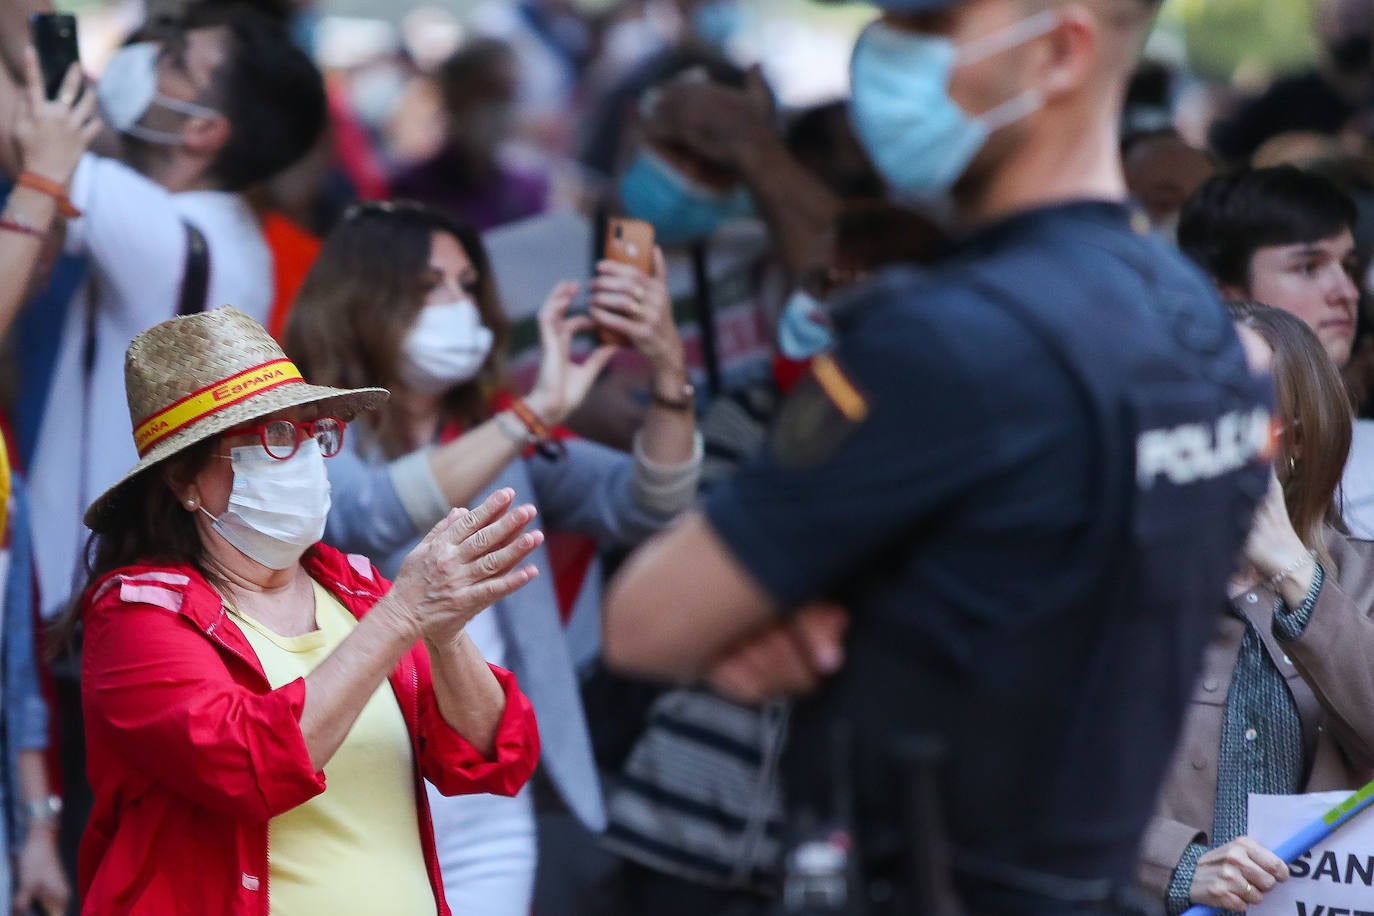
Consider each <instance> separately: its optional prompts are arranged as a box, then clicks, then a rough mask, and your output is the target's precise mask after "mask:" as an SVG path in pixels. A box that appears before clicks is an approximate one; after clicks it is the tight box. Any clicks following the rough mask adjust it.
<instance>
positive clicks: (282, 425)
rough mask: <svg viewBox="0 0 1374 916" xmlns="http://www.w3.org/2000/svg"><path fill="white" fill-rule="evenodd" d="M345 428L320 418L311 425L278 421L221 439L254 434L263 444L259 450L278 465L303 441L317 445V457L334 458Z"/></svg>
mask: <svg viewBox="0 0 1374 916" xmlns="http://www.w3.org/2000/svg"><path fill="white" fill-rule="evenodd" d="M346 425H347V424H345V423H344V421H343V420H340V419H339V418H338V417H320V418H319V419H318V420H315V421H314V422H311V423H298V422H296V421H295V420H284V419H278V420H268V421H267V422H265V423H247V424H245V425H243V426H236V427H234V428H233V429H231V430H228V431H226V432H225V433H223V435H225V436H247V435H249V434H251V433H257V434H258V438H259V439H260V440H261V441H262V450H263V451H265V452H266V453H267V454H268V455H270V456H271V457H273V458H275V459H277V460H278V461H285V460H286V459H288V458H290V457H291V456H292V455H294V454H296V452H297V451H298V450H299V449H300V447H301V443H302V442H304V441H305V440H306V439H314V440H315V441H316V442H318V443H319V444H320V454H322V455H324V457H326V458H333V457H334V456H335V455H337V454H339V450H340V449H342V448H343V441H344V427H345V426H346Z"/></svg>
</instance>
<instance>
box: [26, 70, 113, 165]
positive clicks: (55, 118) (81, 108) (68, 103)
mask: <svg viewBox="0 0 1374 916" xmlns="http://www.w3.org/2000/svg"><path fill="white" fill-rule="evenodd" d="M24 72H25V79H26V80H27V82H28V86H27V87H26V93H25V100H24V103H23V104H22V105H21V106H20V110H19V118H18V121H17V122H16V123H15V125H14V137H15V140H16V142H17V143H18V146H19V155H20V157H21V158H20V165H21V166H22V167H23V168H24V169H25V170H26V171H30V172H33V173H35V174H37V175H41V176H42V177H44V178H47V179H49V180H51V181H56V182H57V183H59V184H66V183H67V182H69V181H70V180H71V177H72V173H73V172H75V171H76V164H77V163H78V162H80V161H81V156H82V154H83V153H85V152H86V147H88V146H90V145H91V141H92V140H94V139H95V137H96V134H98V133H100V128H101V122H100V116H99V115H97V114H96V111H95V92H94V90H93V89H92V88H91V87H87V88H86V91H85V92H84V93H83V92H81V84H82V80H83V79H84V78H83V76H82V74H81V68H80V67H79V66H77V65H76V64H73V65H72V67H71V69H70V70H68V71H67V76H66V78H65V79H63V80H62V87H61V88H60V89H59V90H58V93H57V98H55V99H53V100H51V101H49V100H48V98H47V96H46V95H45V94H44V91H43V74H42V71H41V70H40V69H39V66H38V55H37V54H35V53H34V50H33V48H28V49H27V50H25V52H24ZM78 95H80V98H78V97H77V96H78Z"/></svg>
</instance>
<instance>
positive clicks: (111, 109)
mask: <svg viewBox="0 0 1374 916" xmlns="http://www.w3.org/2000/svg"><path fill="white" fill-rule="evenodd" d="M157 56H158V46H157V45H156V44H155V43H153V42H150V41H144V42H139V43H138V44H132V45H125V46H124V47H122V48H120V49H119V50H118V51H116V52H115V54H114V56H113V57H111V58H110V62H109V64H107V65H106V67H105V73H104V74H103V75H102V76H101V77H100V82H99V83H98V84H97V85H96V87H95V96H96V101H97V102H98V103H99V104H100V116H101V117H102V118H103V119H104V121H105V123H106V124H108V125H109V126H110V127H112V128H114V129H115V130H117V131H119V132H120V133H121V134H128V135H129V136H131V137H138V138H139V139H140V140H146V141H147V142H149V143H161V144H165V145H169V146H171V145H175V144H178V143H180V142H181V134H179V133H172V132H170V131H163V130H151V129H149V128H147V127H140V126H139V124H138V122H139V121H141V120H143V116H144V115H145V114H147V113H148V109H149V108H151V107H153V106H154V105H160V106H161V107H163V108H166V109H169V110H171V111H175V112H179V113H181V114H184V115H190V116H191V117H193V118H211V117H214V116H215V115H217V114H219V112H218V111H216V110H215V109H213V108H206V107H205V106H204V105H197V104H196V103H195V102H184V101H182V100H181V99H173V98H169V97H168V96H165V95H162V94H161V93H159V92H158V91H157Z"/></svg>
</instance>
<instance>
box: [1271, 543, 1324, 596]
mask: <svg viewBox="0 0 1374 916" xmlns="http://www.w3.org/2000/svg"><path fill="white" fill-rule="evenodd" d="M1316 558H1317V552H1316V551H1315V550H1309V551H1307V553H1306V554H1304V555H1303V556H1300V557H1298V558H1297V559H1296V560H1294V561H1293V562H1292V563H1289V564H1288V565H1287V566H1286V567H1284V568H1283V570H1281V571H1280V572H1277V573H1275V574H1274V575H1272V576H1270V577H1269V585H1270V587H1272V588H1278V587H1279V586H1280V585H1281V584H1282V583H1283V580H1284V579H1287V578H1289V577H1290V576H1292V575H1293V573H1295V572H1297V571H1298V570H1300V569H1302V568H1303V567H1304V566H1306V565H1307V561H1309V560H1315V559H1316Z"/></svg>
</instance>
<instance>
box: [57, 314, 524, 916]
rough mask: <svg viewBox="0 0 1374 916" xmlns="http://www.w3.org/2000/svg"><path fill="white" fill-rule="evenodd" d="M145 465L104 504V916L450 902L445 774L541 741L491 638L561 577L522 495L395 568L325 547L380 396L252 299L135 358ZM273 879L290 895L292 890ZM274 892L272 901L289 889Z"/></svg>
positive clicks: (94, 636) (510, 782) (495, 764)
mask: <svg viewBox="0 0 1374 916" xmlns="http://www.w3.org/2000/svg"><path fill="white" fill-rule="evenodd" d="M125 374H126V379H127V393H128V400H129V414H130V416H131V417H133V418H134V430H133V433H134V442H135V445H136V447H137V449H138V454H139V461H138V463H137V464H136V465H135V466H134V467H133V469H132V470H130V471H129V473H128V474H127V475H126V476H125V477H124V478H123V479H122V480H121V481H119V482H118V483H117V484H115V485H114V486H113V487H111V488H110V489H109V490H107V491H106V492H105V494H104V495H102V496H101V497H100V498H99V499H98V500H96V501H95V503H93V504H92V506H91V507H90V509H89V510H88V511H87V513H86V524H87V525H88V526H90V528H91V529H92V530H93V531H94V532H95V533H96V534H95V538H94V544H93V550H92V551H91V564H90V566H91V573H90V580H89V583H88V585H87V587H86V589H85V590H84V591H83V593H82V597H81V600H80V601H79V602H78V605H77V608H76V610H75V611H74V612H73V614H72V615H71V616H70V617H69V618H68V619H67V620H66V621H65V622H66V624H67V627H66V629H67V632H68V633H73V632H75V630H76V628H77V625H78V624H79V625H80V628H81V633H82V638H83V648H84V656H83V670H82V694H83V696H82V698H83V704H84V708H85V712H86V720H85V726H86V744H87V770H88V772H89V774H90V780H91V787H92V789H93V790H94V795H95V806H94V813H93V815H92V818H91V821H90V823H89V825H88V827H87V831H86V834H85V836H84V838H83V841H82V849H81V858H82V874H81V884H82V886H81V896H82V898H83V905H84V908H85V909H84V911H85V912H95V913H108V912H157V913H173V912H180V911H182V910H184V909H185V907H186V906H187V905H188V904H187V901H196V907H197V911H198V912H204V913H215V914H225V916H227V914H250V913H265V912H268V911H269V909H270V911H271V912H273V913H314V912H329V913H340V914H348V913H353V914H358V916H363V914H372V913H378V912H404V913H433V914H445V913H448V912H449V909H448V906H447V904H446V903H445V901H444V895H443V885H442V882H441V881H439V879H438V867H437V858H436V853H435V849H434V843H433V836H432V833H431V831H430V829H429V809H428V805H427V803H426V794H425V791H424V790H423V789H422V788H421V776H422V775H423V777H424V779H425V780H427V781H428V782H429V783H430V784H431V785H434V786H437V788H438V791H440V792H444V793H449V794H453V793H472V792H495V793H501V794H505V795H514V794H515V793H516V792H518V791H519V790H520V789H521V787H522V786H523V785H524V784H525V782H526V780H527V779H528V778H529V776H530V774H531V773H532V772H533V770H534V767H535V763H536V761H537V759H538V756H539V737H538V732H537V729H536V725H535V722H534V716H533V711H532V709H531V707H530V704H529V701H528V700H527V699H526V698H525V696H524V695H523V694H522V693H521V692H520V690H519V688H518V687H516V684H515V679H514V677H513V676H512V675H511V674H510V672H508V671H503V670H501V669H498V668H494V667H492V666H490V665H488V664H487V662H486V661H485V660H484V659H483V658H482V656H481V654H480V653H479V652H478V650H477V649H476V648H475V647H474V645H473V642H472V639H471V638H470V636H469V635H468V633H467V627H468V626H469V623H470V621H471V620H472V619H473V618H474V617H475V616H476V615H477V614H478V613H479V612H480V611H482V610H483V609H484V608H486V607H487V606H488V605H490V604H491V603H492V602H493V601H496V600H499V599H501V598H503V597H505V596H507V595H509V594H511V593H512V592H514V591H515V590H516V589H519V588H521V587H522V586H524V585H526V584H527V583H529V582H530V581H532V580H533V579H534V577H535V570H534V568H533V567H530V566H522V565H521V564H522V562H523V561H524V560H525V558H526V557H527V556H528V555H529V554H530V552H531V551H533V550H534V549H535V548H536V547H537V546H538V545H539V544H540V543H541V542H542V539H543V536H542V535H541V534H540V533H539V532H537V531H532V532H528V533H523V534H522V533H521V532H522V529H524V528H525V527H526V526H527V525H528V524H529V522H530V521H531V520H532V519H533V518H534V514H535V513H534V510H533V508H532V507H530V506H522V507H520V508H512V507H511V503H512V499H513V494H512V493H511V491H509V490H501V491H499V492H498V493H495V494H493V495H492V497H491V498H490V499H488V500H487V501H486V502H485V503H484V504H483V505H482V506H481V507H479V508H477V509H476V510H474V511H472V512H465V513H459V512H457V511H454V512H452V513H448V514H447V515H446V516H445V517H444V518H443V519H441V520H439V522H438V524H436V525H435V526H433V528H432V529H431V530H430V532H429V533H428V536H427V537H426V538H425V539H424V540H423V541H422V542H421V543H420V544H419V545H418V546H417V547H416V548H415V549H414V550H413V551H412V552H411V553H410V555H409V556H408V557H407V558H406V559H405V562H404V563H403V564H401V568H400V571H399V572H398V573H397V575H396V578H395V582H394V584H393V583H389V582H387V581H386V580H385V579H383V578H382V576H381V575H380V574H379V573H378V572H377V571H376V569H375V568H374V567H373V566H372V565H371V564H370V563H368V562H367V561H366V560H365V559H364V558H363V557H359V556H353V557H348V556H345V555H344V554H342V553H340V552H338V551H337V550H334V549H332V548H330V547H326V546H324V545H322V544H318V543H317V541H319V539H320V535H321V534H322V533H323V531H324V521H325V515H326V514H327V513H328V511H329V505H330V501H331V498H330V496H331V495H330V485H329V478H328V477H327V475H326V473H325V464H326V460H327V459H329V458H331V457H332V456H334V455H336V454H338V452H339V451H340V449H341V448H342V447H343V444H344V440H345V436H344V433H345V423H346V421H347V420H348V419H350V418H352V417H353V416H354V415H355V414H358V413H360V412H362V411H365V410H370V409H373V408H376V407H377V406H378V405H380V404H382V403H383V402H384V401H385V399H386V392H385V391H383V390H381V389H378V388H355V389H352V390H343V389H338V388H324V387H318V386H315V385H310V384H307V383H306V382H305V381H304V379H303V378H302V376H301V373H300V371H299V369H297V367H296V366H294V365H293V364H292V363H291V362H290V361H289V360H287V359H286V358H285V356H284V354H283V353H282V351H281V349H280V348H279V347H278V346H277V345H276V344H275V343H274V342H273V340H272V339H271V337H269V336H268V334H267V332H266V331H265V330H263V329H262V327H261V326H259V325H258V324H256V323H255V322H254V321H253V320H252V319H251V318H249V317H248V316H247V315H245V314H243V313H242V312H239V311H237V310H235V309H232V308H222V309H216V310H214V311H210V312H204V313H200V314H196V315H191V316H187V317H183V318H175V319H173V320H171V321H168V322H164V323H162V324H160V325H157V326H155V327H153V328H152V329H150V330H148V331H146V332H144V333H143V334H141V335H139V336H138V337H137V338H135V339H134V341H133V343H132V344H131V345H130V347H129V352H128V356H127V359H126V373H125ZM269 895H270V898H269ZM269 899H270V903H269Z"/></svg>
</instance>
